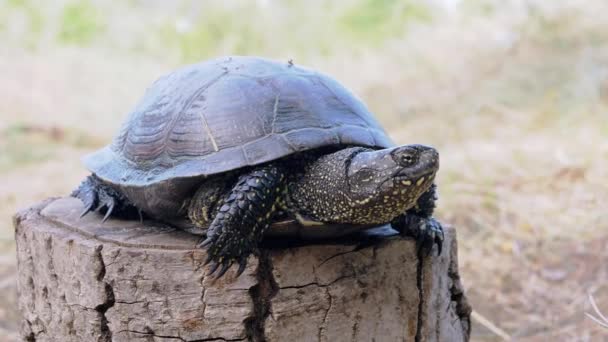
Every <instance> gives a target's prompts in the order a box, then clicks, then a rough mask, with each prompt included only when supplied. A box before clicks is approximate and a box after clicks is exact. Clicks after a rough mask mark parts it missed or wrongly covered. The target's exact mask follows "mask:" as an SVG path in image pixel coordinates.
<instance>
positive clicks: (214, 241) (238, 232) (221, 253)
mask: <svg viewBox="0 0 608 342" xmlns="http://www.w3.org/2000/svg"><path fill="white" fill-rule="evenodd" d="M284 179H285V176H284V174H283V172H282V170H281V168H280V167H279V166H277V165H267V166H263V167H259V168H256V169H254V170H253V171H251V172H248V173H245V174H243V175H241V176H240V177H239V179H238V180H237V181H236V184H235V185H234V187H233V188H232V189H231V190H230V191H228V192H227V193H225V195H224V198H223V200H222V202H221V206H220V207H219V209H217V212H216V214H215V217H214V218H213V221H212V222H211V224H210V226H209V230H208V232H207V238H206V239H205V240H204V241H202V242H201V243H199V245H198V246H199V247H207V253H208V257H207V262H211V263H212V265H211V268H210V272H209V274H213V273H215V272H216V271H217V270H218V268H219V267H220V266H221V268H219V272H218V273H217V275H216V277H217V278H219V277H221V276H222V275H224V273H226V271H227V270H228V269H229V268H230V266H231V265H232V264H233V263H238V264H239V269H238V271H237V276H238V275H240V274H241V273H242V272H243V271H244V270H245V266H246V265H247V258H248V257H249V255H250V254H252V253H257V251H258V243H259V241H260V240H261V238H262V235H263V233H264V231H265V230H266V228H268V226H269V224H270V220H271V219H272V216H273V214H274V213H275V211H276V209H277V202H278V201H279V199H280V197H281V195H282V193H283V188H284ZM201 209H202V208H201Z"/></svg>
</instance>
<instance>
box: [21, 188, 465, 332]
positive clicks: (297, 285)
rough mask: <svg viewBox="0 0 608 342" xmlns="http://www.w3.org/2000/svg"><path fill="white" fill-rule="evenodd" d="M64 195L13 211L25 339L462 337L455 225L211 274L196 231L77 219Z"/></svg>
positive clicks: (75, 206) (296, 249) (278, 254)
mask: <svg viewBox="0 0 608 342" xmlns="http://www.w3.org/2000/svg"><path fill="white" fill-rule="evenodd" d="M81 211H82V206H81V204H80V202H79V201H78V200H75V199H69V198H64V199H53V200H48V201H45V202H43V203H40V204H38V205H36V206H34V207H32V208H29V209H27V210H25V211H22V212H20V213H19V214H17V215H16V216H15V222H14V224H15V229H16V240H17V256H18V263H19V281H18V285H19V306H20V310H21V313H22V315H23V323H22V329H21V333H22V335H23V338H24V340H26V341H79V342H80V341H100V342H105V341H248V340H252V341H289V342H297V341H366V342H367V341H416V342H418V341H467V340H468V336H469V329H470V318H469V315H470V311H471V309H470V307H469V305H468V304H467V301H466V298H465V296H464V294H463V290H462V286H461V283H460V278H459V275H458V265H457V250H456V236H455V231H454V229H452V228H451V227H446V229H445V233H446V237H445V243H444V248H443V253H442V254H441V256H439V257H438V256H436V251H435V253H434V254H433V255H432V256H429V257H423V258H419V257H418V255H417V253H416V249H415V244H414V242H413V241H412V240H409V239H403V238H399V237H378V236H376V237H373V236H372V237H368V238H366V239H363V240H357V239H352V240H349V242H346V241H345V240H342V242H340V243H338V242H333V243H332V242H325V243H322V244H321V243H316V244H310V245H302V244H300V245H298V246H291V247H289V248H285V247H283V248H279V247H272V246H269V247H268V248H264V249H263V252H262V253H261V256H260V257H259V258H258V257H253V256H252V257H250V258H249V264H248V266H247V269H246V270H245V272H244V273H243V275H241V276H240V277H238V278H235V268H236V267H233V269H231V270H229V271H228V273H227V274H226V275H225V276H224V277H223V278H220V279H219V280H214V279H212V277H206V276H205V272H206V267H205V266H204V265H203V263H204V260H205V258H206V254H205V251H203V250H200V249H197V248H195V244H196V242H197V241H198V237H196V236H193V235H190V234H188V233H185V232H182V231H179V230H176V229H174V228H171V227H169V226H167V225H163V224H160V223H156V222H150V221H144V222H138V221H120V220H109V221H107V222H106V223H101V220H100V217H99V216H97V215H87V216H86V217H84V218H82V219H79V217H78V216H79V213H80V212H81Z"/></svg>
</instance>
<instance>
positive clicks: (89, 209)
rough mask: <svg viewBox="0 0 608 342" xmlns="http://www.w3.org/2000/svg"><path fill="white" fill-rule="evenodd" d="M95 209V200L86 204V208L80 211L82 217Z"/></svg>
mask: <svg viewBox="0 0 608 342" xmlns="http://www.w3.org/2000/svg"><path fill="white" fill-rule="evenodd" d="M92 209H93V202H91V203H89V204H88V205H86V206H85V208H84V210H83V211H82V212H81V213H80V218H83V217H84V216H85V215H86V214H88V213H90V212H91V210H92Z"/></svg>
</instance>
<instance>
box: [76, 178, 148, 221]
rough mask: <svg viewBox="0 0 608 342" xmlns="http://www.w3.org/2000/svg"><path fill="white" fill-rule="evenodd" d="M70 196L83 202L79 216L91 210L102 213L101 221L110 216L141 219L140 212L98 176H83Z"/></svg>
mask: <svg viewBox="0 0 608 342" xmlns="http://www.w3.org/2000/svg"><path fill="white" fill-rule="evenodd" d="M70 196H72V197H76V198H78V199H79V200H80V201H82V203H83V204H84V210H83V211H82V213H81V214H80V217H83V216H85V215H86V214H88V213H90V212H91V211H99V212H100V213H102V214H104V217H103V222H105V221H106V220H107V219H108V218H109V217H110V216H114V217H120V218H135V217H139V218H140V219H142V218H143V217H142V212H141V210H139V209H138V208H137V207H136V206H135V205H133V203H131V202H130V201H129V199H128V198H127V197H126V196H125V195H123V194H122V193H121V192H119V191H117V190H116V189H114V188H113V187H112V186H110V185H108V184H106V183H104V182H103V181H102V180H101V179H100V178H99V177H97V176H95V175H94V174H93V175H90V176H88V177H87V178H85V180H84V181H82V183H80V186H79V187H78V188H77V189H76V190H74V191H72V193H71V194H70Z"/></svg>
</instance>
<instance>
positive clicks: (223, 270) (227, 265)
mask: <svg viewBox="0 0 608 342" xmlns="http://www.w3.org/2000/svg"><path fill="white" fill-rule="evenodd" d="M230 266H232V262H230V261H228V260H224V262H223V263H222V268H220V271H219V272H218V273H217V274H216V275H215V279H219V278H221V277H222V276H223V275H224V274H225V273H226V271H228V269H229V268H230Z"/></svg>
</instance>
